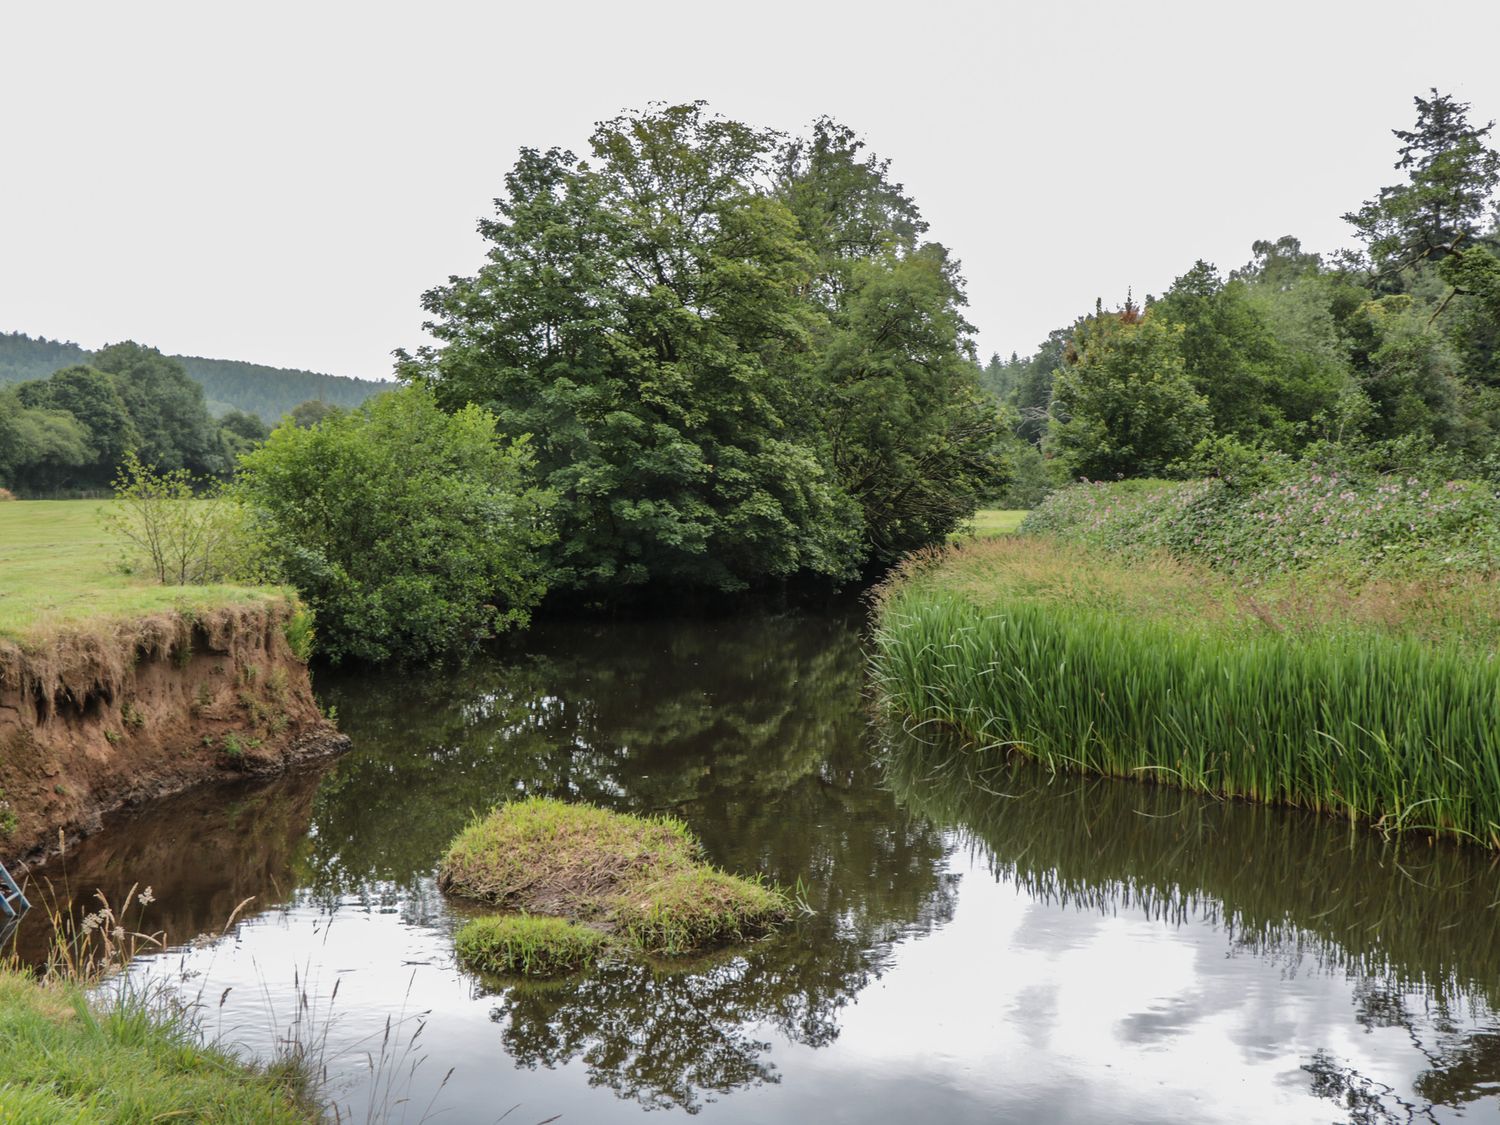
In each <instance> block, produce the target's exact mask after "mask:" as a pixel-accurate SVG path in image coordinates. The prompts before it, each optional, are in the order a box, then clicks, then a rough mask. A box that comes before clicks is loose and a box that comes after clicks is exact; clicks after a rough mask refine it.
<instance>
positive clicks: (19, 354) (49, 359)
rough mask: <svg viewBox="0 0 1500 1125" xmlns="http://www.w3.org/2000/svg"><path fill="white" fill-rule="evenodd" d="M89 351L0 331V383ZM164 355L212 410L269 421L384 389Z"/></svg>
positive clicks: (88, 355) (84, 361)
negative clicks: (312, 403) (310, 404)
mask: <svg viewBox="0 0 1500 1125" xmlns="http://www.w3.org/2000/svg"><path fill="white" fill-rule="evenodd" d="M93 354H94V353H92V352H90V351H88V350H87V349H85V348H81V347H79V346H78V345H77V344H74V343H69V342H64V341H61V340H48V339H47V338H46V337H41V336H39V337H31V336H27V335H25V334H24V333H21V332H0V387H3V386H5V385H6V384H8V383H24V382H27V381H28V380H39V379H46V378H47V377H48V376H50V375H51V374H52V373H53V372H55V371H60V370H62V369H63V368H65V367H79V366H86V365H88V364H90V363H91V361H92V359H93ZM168 358H169V359H172V360H175V361H176V362H177V363H180V364H181V365H182V368H183V370H184V371H186V372H187V373H188V375H189V377H191V378H192V379H193V381H194V382H196V383H198V384H199V385H200V386H202V388H203V394H204V397H205V398H206V399H207V401H208V402H209V403H210V404H211V407H210V408H211V409H212V410H213V411H214V413H216V414H217V413H224V412H226V411H229V410H238V411H241V412H243V413H247V414H254V415H257V416H258V417H259V418H260V419H261V420H262V421H263V422H266V423H269V424H272V425H274V424H275V423H276V421H277V420H278V419H280V418H281V416H282V415H283V414H286V413H288V412H289V411H290V410H291V409H292V408H293V407H295V406H296V405H297V404H298V403H301V402H306V401H308V400H309V399H318V400H321V401H324V402H329V403H332V404H334V405H336V406H341V407H344V408H345V409H349V408H351V407H355V406H358V405H360V403H362V402H364V401H365V400H366V399H368V398H370V397H371V396H373V395H377V394H379V393H380V392H381V391H384V390H389V389H390V384H389V383H381V382H378V381H376V380H373V379H351V378H348V377H346V376H343V375H322V374H319V373H318V372H315V371H303V370H299V369H296V368H286V367H267V366H266V365H265V364H260V363H245V362H243V361H241V360H237V359H205V358H204V357H202V356H195V355H174V356H169V357H168Z"/></svg>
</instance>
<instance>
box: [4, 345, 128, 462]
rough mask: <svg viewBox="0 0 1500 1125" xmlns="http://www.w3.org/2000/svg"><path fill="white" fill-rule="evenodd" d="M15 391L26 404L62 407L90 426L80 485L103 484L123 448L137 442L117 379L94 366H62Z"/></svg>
mask: <svg viewBox="0 0 1500 1125" xmlns="http://www.w3.org/2000/svg"><path fill="white" fill-rule="evenodd" d="M16 395H17V396H18V397H19V398H20V400H21V401H22V402H23V403H24V404H25V405H27V406H31V407H36V408H39V409H47V410H65V411H67V412H68V413H69V414H71V415H72V416H73V417H74V418H75V419H76V420H77V421H78V422H79V423H80V424H81V425H82V426H83V427H84V429H85V430H87V431H88V444H89V449H90V452H91V453H92V458H91V463H90V464H87V465H84V466H80V467H79V483H80V484H82V485H85V486H93V487H100V488H102V487H105V486H107V485H108V484H109V482H110V481H112V480H113V479H114V476H115V470H116V468H117V466H118V465H119V464H120V461H121V459H122V458H123V457H124V456H125V452H126V450H130V449H135V448H136V447H137V446H138V445H139V444H140V440H141V437H140V432H139V431H138V430H137V429H136V425H135V421H134V419H132V418H131V416H130V411H129V410H128V409H127V408H126V406H125V399H124V397H123V396H122V395H121V394H120V388H119V386H118V385H117V384H116V382H115V379H114V378H113V377H112V376H110V375H106V374H105V373H104V372H102V371H99V370H96V369H95V368H92V367H87V366H83V365H79V366H75V367H67V368H64V369H63V370H61V371H58V372H55V373H53V374H52V375H51V376H49V377H48V378H46V379H37V380H35V381H33V382H30V383H21V384H20V385H19V386H17V387H16Z"/></svg>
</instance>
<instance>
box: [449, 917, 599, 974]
mask: <svg viewBox="0 0 1500 1125" xmlns="http://www.w3.org/2000/svg"><path fill="white" fill-rule="evenodd" d="M453 945H454V948H455V949H456V950H457V951H458V959H459V960H460V961H462V962H463V963H464V964H465V965H468V966H469V967H471V968H474V969H479V970H480V971H482V972H487V973H498V974H502V975H505V974H517V975H521V976H534V977H552V976H562V975H565V974H567V973H575V972H577V971H578V970H580V969H584V968H587V967H588V966H589V965H591V964H593V962H594V960H595V958H597V957H598V956H599V955H600V953H602V952H603V951H604V950H605V949H606V948H607V946H608V939H607V938H606V937H605V935H604V934H603V932H601V931H600V930H596V929H593V928H592V927H589V926H585V925H582V924H580V923H578V922H570V921H568V920H567V919H566V918H550V917H546V916H542V915H536V914H496V915H491V916H489V917H487V918H475V919H474V920H473V921H470V922H467V923H465V924H464V926H463V928H462V929H460V930H459V931H458V933H457V934H456V935H455V936H454V939H453Z"/></svg>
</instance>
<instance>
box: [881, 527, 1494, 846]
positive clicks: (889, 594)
mask: <svg viewBox="0 0 1500 1125" xmlns="http://www.w3.org/2000/svg"><path fill="white" fill-rule="evenodd" d="M1005 553H1010V554H1012V555H1014V556H1015V558H1014V559H1010V560H1008V559H1006V558H1003V557H1001V556H1002V555H1003V554H1005ZM1023 555H1029V556H1030V557H1028V558H1026V559H1025V561H1024V562H1022V563H1018V564H1017V563H1016V559H1020V558H1021V556H1023ZM1134 563H1135V564H1136V565H1135V566H1133V565H1132V560H1131V559H1128V558H1121V557H1116V556H1114V555H1111V554H1108V553H1099V552H1097V551H1094V550H1091V549H1090V548H1088V547H1085V546H1083V545H1080V544H1077V543H1072V542H1064V541H1058V540H1054V539H1051V538H1050V537H1046V536H1022V537H1019V538H1016V539H1012V540H1010V541H1009V542H1008V543H1007V542H1002V541H999V540H991V541H989V542H987V543H983V542H982V543H979V544H969V545H967V546H960V547H953V548H949V549H947V550H945V551H930V552H923V553H920V554H918V555H916V556H912V557H910V558H908V559H907V560H906V561H905V562H904V563H903V564H902V566H900V567H898V568H897V570H896V571H894V572H893V573H892V575H891V576H889V577H888V579H887V580H886V581H885V582H884V583H882V584H881V585H880V586H879V587H877V588H875V589H874V590H873V591H872V593H871V602H872V609H873V624H874V632H873V640H872V652H871V665H872V678H873V682H874V686H875V692H876V706H877V707H878V708H879V709H881V710H883V711H885V713H886V714H888V715H891V716H894V717H897V718H899V719H901V720H903V721H905V722H907V723H916V724H918V725H923V724H932V725H934V726H935V727H940V728H946V729H947V730H949V731H952V732H954V733H956V734H957V735H959V736H960V737H961V738H962V739H963V740H964V741H965V742H966V743H968V744H969V745H970V746H971V747H977V748H983V749H1000V750H1002V751H1003V752H1005V753H1007V754H1016V755H1021V756H1024V757H1028V758H1032V759H1034V760H1036V761H1038V762H1040V763H1041V764H1042V765H1043V766H1045V767H1046V768H1049V769H1056V770H1059V771H1065V772H1072V773H1083V774H1097V775H1104V776H1110V777H1119V778H1128V779H1133V780H1137V781H1148V782H1154V783H1159V784H1166V785H1172V786H1174V787H1178V788H1183V789H1187V790H1190V791H1194V792H1199V793H1204V794H1207V795H1211V796H1215V797H1220V798H1232V799H1247V800H1251V801H1255V802H1258V803H1263V804H1271V805H1283V806H1290V807H1297V808H1305V809H1311V810H1314V811H1316V812H1320V813H1325V814H1335V815H1339V816H1341V817H1345V818H1347V819H1349V820H1351V821H1354V822H1361V823H1364V824H1368V825H1372V826H1373V827H1375V828H1377V829H1379V830H1381V831H1383V832H1385V833H1387V834H1389V835H1397V834H1403V833H1407V832H1412V833H1419V834H1429V835H1431V836H1441V837H1451V838H1455V839H1459V840H1464V841H1467V842H1470V843H1476V844H1479V845H1481V846H1486V847H1491V848H1500V769H1497V768H1495V767H1494V765H1493V762H1494V761H1500V745H1497V744H1500V734H1497V733H1496V732H1494V730H1493V722H1492V720H1490V718H1489V717H1490V716H1492V715H1493V713H1494V710H1495V706H1497V705H1500V671H1497V669H1496V667H1495V662H1494V660H1493V659H1489V660H1478V659H1475V653H1474V652H1472V651H1470V650H1469V648H1467V647H1465V646H1463V645H1461V644H1451V645H1443V644H1438V643H1435V642H1432V641H1430V640H1423V639H1422V638H1420V637H1417V636H1414V635H1411V634H1409V633H1404V632H1403V631H1402V630H1400V629H1395V630H1386V629H1383V628H1376V627H1371V626H1370V625H1369V623H1361V622H1358V621H1356V620H1351V621H1350V622H1348V623H1343V624H1341V623H1340V622H1338V621H1337V620H1336V619H1335V620H1332V621H1323V622H1321V623H1318V625H1317V626H1316V627H1306V628H1304V627H1297V626H1294V625H1289V623H1287V622H1275V621H1266V622H1263V623H1260V624H1259V625H1257V624H1256V623H1253V622H1251V623H1249V624H1248V625H1247V623H1246V622H1245V620H1244V619H1243V618H1242V619H1241V620H1240V622H1239V625H1238V626H1235V625H1234V624H1233V623H1232V622H1230V621H1228V620H1215V619H1214V618H1215V615H1214V614H1213V613H1207V614H1204V613H1201V612H1199V611H1201V610H1202V609H1203V608H1204V606H1205V605H1209V604H1211V603H1212V602H1213V601H1214V599H1215V598H1220V599H1224V600H1226V601H1228V600H1232V598H1233V597H1235V596H1237V595H1235V594H1234V592H1233V591H1232V590H1231V589H1230V587H1229V586H1228V585H1226V583H1227V582H1228V579H1226V578H1225V577H1224V576H1222V575H1217V576H1215V575H1213V574H1211V573H1208V572H1202V571H1201V570H1200V569H1199V568H1195V567H1194V566H1193V564H1191V563H1189V562H1186V561H1182V560H1169V559H1165V558H1164V557H1163V558H1162V559H1161V560H1159V561H1158V565H1157V567H1156V568H1154V569H1153V568H1152V567H1150V566H1145V565H1143V564H1142V560H1134ZM1010 566H1013V568H1014V569H1015V571H1016V573H1014V574H1010V573H1008V572H1007V568H1008V567H1010ZM1091 568H1092V569H1093V570H1095V571H1096V572H1097V573H1098V574H1101V575H1102V574H1110V573H1112V574H1113V575H1115V576H1118V575H1125V576H1126V581H1127V582H1138V581H1144V582H1147V583H1149V582H1152V581H1159V580H1161V579H1162V575H1164V574H1165V575H1168V576H1170V579H1171V580H1174V581H1179V582H1185V583H1187V584H1188V585H1192V584H1193V583H1194V582H1195V581H1196V588H1195V589H1194V591H1193V594H1192V596H1184V597H1183V599H1182V601H1181V603H1180V605H1178V606H1177V607H1176V608H1175V609H1170V608H1169V609H1168V610H1167V612H1161V609H1162V605H1161V604H1158V605H1156V606H1155V607H1152V608H1151V609H1149V610H1147V609H1143V607H1142V605H1141V604H1131V603H1130V601H1129V599H1120V600H1119V601H1118V604H1113V605H1111V604H1110V603H1109V599H1108V598H1104V599H1101V598H1100V597H1099V596H1098V590H1097V589H1094V590H1089V591H1088V592H1087V594H1086V595H1085V594H1084V591H1083V590H1082V588H1080V590H1079V591H1078V596H1073V597H1067V596H1058V590H1057V589H1051V590H1047V589H1044V586H1045V585H1046V584H1047V583H1048V582H1051V581H1053V580H1054V579H1053V577H1052V576H1053V574H1054V573H1055V572H1059V571H1064V570H1069V569H1071V570H1073V571H1076V572H1077V573H1079V574H1083V575H1085V577H1087V572H1088V571H1089V570H1090V569H1091ZM1142 571H1145V573H1144V574H1142V573H1141V572H1142ZM1041 575H1045V577H1039V576H1041ZM1065 582H1066V580H1064V583H1065ZM1115 582H1116V583H1117V584H1120V583H1119V579H1118V578H1116V579H1115ZM1007 583H1009V584H1007ZM1089 584H1090V583H1088V582H1087V581H1085V582H1084V583H1082V585H1083V586H1087V585H1089ZM1101 585H1102V587H1106V588H1107V587H1108V586H1109V585H1110V583H1109V582H1105V583H1102V584H1101ZM1216 587H1219V588H1218V589H1217V590H1216V589H1215V588H1216ZM1186 588H1187V587H1186V586H1185V587H1184V589H1186ZM1150 600H1151V599H1147V601H1150ZM1157 601H1158V603H1161V601H1162V599H1159V598H1158V599H1157ZM1249 604H1250V609H1251V612H1252V613H1254V612H1255V610H1256V609H1257V608H1259V607H1257V606H1256V605H1255V603H1254V599H1249ZM1226 685H1232V686H1231V687H1226ZM1434 701H1441V705H1440V706H1438V705H1436V704H1435V702H1434ZM1204 716H1207V719H1206V720H1205V721H1199V720H1200V718H1202V717H1204ZM1403 719H1410V721H1409V722H1403ZM1454 730H1457V731H1460V732H1478V734H1479V735H1480V736H1482V737H1480V738H1479V739H1478V743H1477V744H1475V745H1470V744H1469V742H1468V741H1463V742H1462V743H1461V744H1458V743H1455V742H1454V739H1453V738H1452V737H1449V736H1450V735H1451V733H1452V731H1454ZM1205 732H1207V733H1206V736H1205ZM1215 736H1217V737H1215ZM1486 763H1489V764H1488V765H1486Z"/></svg>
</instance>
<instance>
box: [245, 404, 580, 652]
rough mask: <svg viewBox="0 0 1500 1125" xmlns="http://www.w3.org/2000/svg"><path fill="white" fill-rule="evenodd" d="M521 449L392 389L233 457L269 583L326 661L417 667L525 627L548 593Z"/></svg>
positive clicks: (545, 531)
mask: <svg viewBox="0 0 1500 1125" xmlns="http://www.w3.org/2000/svg"><path fill="white" fill-rule="evenodd" d="M531 461H532V454H531V451H530V448H529V446H528V444H527V442H526V441H525V440H520V439H518V440H514V441H512V440H503V439H501V438H499V437H497V436H496V433H495V419H494V418H493V417H492V416H491V415H490V414H489V413H487V412H486V411H484V410H481V409H480V408H479V407H466V408H464V409H462V410H459V411H457V412H456V413H452V414H449V413H445V412H443V411H442V410H439V409H438V407H437V405H436V403H435V402H434V400H433V398H432V396H431V395H430V394H429V393H427V392H426V391H424V390H422V389H420V388H415V387H411V388H403V389H402V390H399V391H394V392H391V393H388V394H383V395H379V396H377V397H375V398H374V399H372V400H370V401H369V402H368V403H367V404H365V405H364V406H363V407H361V408H359V409H357V410H351V411H341V412H338V413H334V414H330V415H329V416H327V417H325V418H324V419H323V420H322V421H321V422H319V423H318V424H317V425H315V426H311V427H307V428H304V427H301V426H296V425H283V426H280V427H278V428H277V429H276V430H275V432H273V433H272V434H271V436H270V438H269V439H268V440H267V441H266V443H265V444H264V445H263V446H261V447H260V448H259V449H257V450H255V451H254V452H252V453H250V454H248V455H246V456H245V457H244V458H243V460H242V461H241V474H240V477H239V480H238V481H237V482H236V485H235V488H234V496H235V498H236V499H237V500H238V501H239V502H241V503H243V504H244V505H245V507H246V508H247V509H248V510H249V513H250V519H251V522H252V526H253V532H254V537H255V539H256V541H257V543H258V544H259V546H260V548H261V549H262V550H263V552H264V554H265V559H266V565H267V567H268V572H269V575H270V576H271V577H273V578H275V579H276V580H279V581H285V582H288V583H290V584H291V585H293V586H295V587H296V588H297V589H298V591H300V592H301V594H302V596H303V597H304V598H305V599H306V601H307V603H308V604H309V605H310V606H311V608H312V610H313V612H314V614H315V615H316V617H317V621H318V643H319V651H320V652H321V653H322V654H323V655H324V656H325V657H327V658H328V659H329V660H332V661H339V660H342V659H344V658H349V657H352V658H355V659H359V660H366V661H380V660H387V659H392V658H397V659H399V658H411V659H422V658H427V657H432V656H436V655H439V654H441V653H444V652H449V651H454V650H463V649H465V648H468V647H471V646H473V645H474V644H476V643H478V642H479V641H482V640H484V639H486V638H488V637H492V636H494V635H495V634H497V633H500V632H503V631H504V630H506V629H510V628H514V627H516V626H520V625H524V624H525V623H526V621H527V620H528V616H529V613H530V610H531V608H532V607H533V606H534V605H536V603H537V602H538V601H539V600H540V599H541V597H542V594H543V593H544V592H545V590H546V586H545V583H544V581H543V575H542V559H541V555H540V550H541V548H542V547H543V546H544V545H545V544H546V543H547V542H549V541H550V539H551V538H552V533H551V531H550V528H549V524H548V519H547V512H548V508H549V506H550V503H551V497H550V496H549V495H548V494H547V493H545V492H543V491H541V490H539V489H537V488H535V487H533V485H532V483H531V481H530V467H531Z"/></svg>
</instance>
